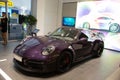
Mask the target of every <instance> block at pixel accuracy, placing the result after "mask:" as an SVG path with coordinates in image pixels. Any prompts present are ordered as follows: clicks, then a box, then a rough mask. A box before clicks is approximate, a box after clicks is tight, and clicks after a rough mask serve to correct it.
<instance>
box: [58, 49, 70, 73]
mask: <svg viewBox="0 0 120 80" xmlns="http://www.w3.org/2000/svg"><path fill="white" fill-rule="evenodd" d="M71 64H72V55H71V53H70V52H68V51H64V52H62V53H61V55H60V56H59V58H58V61H57V71H58V72H61V73H63V72H66V71H68V70H69V69H70V68H71Z"/></svg>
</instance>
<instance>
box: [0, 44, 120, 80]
mask: <svg viewBox="0 0 120 80" xmlns="http://www.w3.org/2000/svg"><path fill="white" fill-rule="evenodd" d="M18 43H19V42H9V43H8V45H7V46H3V45H2V44H1V43H0V70H2V71H3V72H4V73H6V74H7V75H8V76H9V77H10V78H11V79H12V80H106V78H108V77H109V76H110V75H111V74H112V73H113V72H114V71H116V70H117V69H118V68H119V64H120V53H119V52H115V51H110V50H106V49H104V52H103V55H102V56H101V57H100V58H94V59H87V60H85V61H83V62H80V63H77V64H75V65H74V66H73V67H72V69H71V70H70V71H68V72H66V73H64V74H56V73H50V74H44V75H40V76H38V75H34V76H30V75H27V74H24V73H21V72H20V71H18V70H16V69H15V68H14V66H13V61H12V59H13V55H12V51H13V49H14V47H15V46H16V45H17V44H18ZM0 80H5V79H4V77H3V75H2V74H1V72H0ZM7 80H10V79H7Z"/></svg>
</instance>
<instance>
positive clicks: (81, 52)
mask: <svg viewBox="0 0 120 80" xmlns="http://www.w3.org/2000/svg"><path fill="white" fill-rule="evenodd" d="M72 47H73V48H74V50H75V53H76V58H82V57H84V56H87V55H88V54H89V53H90V50H91V43H90V42H88V37H87V36H86V35H85V34H84V33H81V34H80V36H79V37H78V41H76V42H75V43H74V44H73V45H72Z"/></svg>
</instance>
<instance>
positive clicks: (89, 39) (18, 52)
mask: <svg viewBox="0 0 120 80" xmlns="http://www.w3.org/2000/svg"><path fill="white" fill-rule="evenodd" d="M103 49H104V42H103V40H102V38H101V37H100V36H99V34H98V33H93V32H92V31H90V30H83V29H75V28H68V27H60V28H58V29H56V30H55V31H54V32H52V33H51V34H49V35H46V36H31V37H28V38H25V39H24V40H23V41H21V43H20V44H18V45H17V46H16V48H15V49H14V51H13V53H14V59H13V61H14V64H15V66H16V67H17V68H19V69H21V70H23V71H27V72H39V73H46V72H51V71H58V72H66V71H68V70H69V69H70V68H71V65H72V64H73V63H75V62H78V61H81V60H83V59H85V58H87V57H90V56H92V57H100V56H101V54H102V52H103Z"/></svg>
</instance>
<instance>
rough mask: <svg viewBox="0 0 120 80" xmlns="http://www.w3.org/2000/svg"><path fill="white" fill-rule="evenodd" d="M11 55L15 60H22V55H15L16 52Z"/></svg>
mask: <svg viewBox="0 0 120 80" xmlns="http://www.w3.org/2000/svg"><path fill="white" fill-rule="evenodd" d="M13 57H14V58H15V59H16V60H17V61H19V62H22V57H21V56H19V55H17V54H14V55H13Z"/></svg>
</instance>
